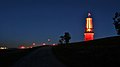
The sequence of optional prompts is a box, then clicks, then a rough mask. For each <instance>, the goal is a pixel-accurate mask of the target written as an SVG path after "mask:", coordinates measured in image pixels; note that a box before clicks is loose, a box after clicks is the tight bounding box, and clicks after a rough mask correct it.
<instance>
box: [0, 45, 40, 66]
mask: <svg viewBox="0 0 120 67" xmlns="http://www.w3.org/2000/svg"><path fill="white" fill-rule="evenodd" d="M38 48H40V47H35V48H32V49H8V50H0V67H11V66H12V65H13V64H14V63H15V62H17V61H18V60H19V59H21V58H22V57H24V56H25V55H27V54H29V53H31V52H32V51H34V50H36V49H38Z"/></svg>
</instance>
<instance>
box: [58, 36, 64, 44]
mask: <svg viewBox="0 0 120 67" xmlns="http://www.w3.org/2000/svg"><path fill="white" fill-rule="evenodd" d="M59 43H60V44H63V43H64V36H60V40H59Z"/></svg>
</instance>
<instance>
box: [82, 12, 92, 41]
mask: <svg viewBox="0 0 120 67" xmlns="http://www.w3.org/2000/svg"><path fill="white" fill-rule="evenodd" d="M93 39H94V31H93V22H92V18H91V14H90V13H88V17H87V18H86V27H85V32H84V40H85V41H88V40H93Z"/></svg>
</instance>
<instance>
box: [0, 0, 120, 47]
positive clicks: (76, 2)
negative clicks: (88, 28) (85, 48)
mask: <svg viewBox="0 0 120 67" xmlns="http://www.w3.org/2000/svg"><path fill="white" fill-rule="evenodd" d="M88 11H89V12H91V14H92V17H93V23H94V28H95V29H94V32H95V38H96V39H97V38H102V37H109V36H115V35H116V31H115V29H114V25H113V24H112V23H113V20H112V17H113V16H114V13H115V12H116V11H118V12H119V11H120V0H0V42H4V43H6V45H7V46H8V47H17V46H18V45H20V44H25V43H32V42H36V43H42V42H47V39H48V38H50V39H51V40H52V43H54V42H55V43H57V42H58V39H59V36H61V35H63V34H64V32H70V34H71V36H72V39H71V42H79V41H83V38H84V36H83V34H84V28H85V18H86V17H87V13H88Z"/></svg>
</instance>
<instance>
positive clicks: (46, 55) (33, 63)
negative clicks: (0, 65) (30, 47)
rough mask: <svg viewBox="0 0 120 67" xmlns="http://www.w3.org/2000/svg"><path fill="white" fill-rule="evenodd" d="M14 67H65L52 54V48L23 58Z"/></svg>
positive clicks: (42, 49)
mask: <svg viewBox="0 0 120 67" xmlns="http://www.w3.org/2000/svg"><path fill="white" fill-rule="evenodd" d="M13 67H65V65H63V64H62V63H61V62H59V61H58V60H57V59H56V57H55V56H54V55H53V53H52V47H43V48H40V49H37V50H36V51H34V52H32V53H31V54H29V55H27V56H25V57H23V58H22V59H20V60H19V61H18V62H16V63H15V65H13Z"/></svg>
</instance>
